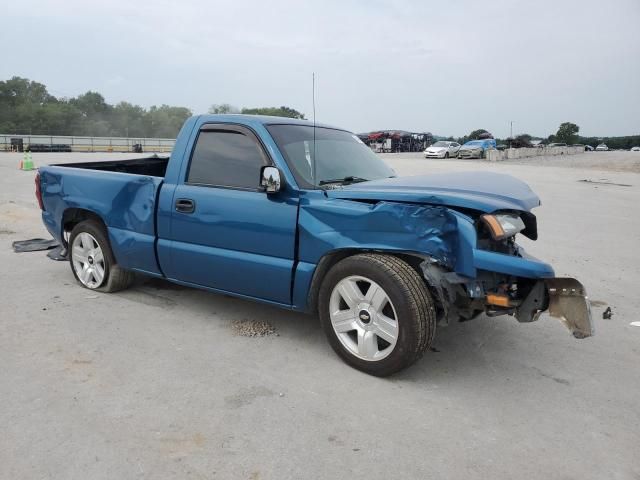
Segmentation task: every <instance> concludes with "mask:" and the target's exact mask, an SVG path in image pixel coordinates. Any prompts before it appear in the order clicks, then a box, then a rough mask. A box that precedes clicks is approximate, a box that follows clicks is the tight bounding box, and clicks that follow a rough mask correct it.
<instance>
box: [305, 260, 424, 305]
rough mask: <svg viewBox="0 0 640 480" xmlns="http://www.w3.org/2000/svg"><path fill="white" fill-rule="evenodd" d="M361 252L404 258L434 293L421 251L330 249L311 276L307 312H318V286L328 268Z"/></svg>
mask: <svg viewBox="0 0 640 480" xmlns="http://www.w3.org/2000/svg"><path fill="white" fill-rule="evenodd" d="M361 253H378V254H381V255H391V256H394V257H396V258H399V259H401V260H404V261H405V262H406V263H407V264H408V265H409V266H410V267H411V268H412V269H414V270H415V271H416V272H417V273H418V274H419V275H420V278H422V280H423V281H424V282H425V285H426V286H427V288H428V289H429V291H430V292H431V293H434V291H433V290H434V289H433V286H432V285H430V284H429V283H428V282H427V281H426V280H425V278H424V275H423V274H422V270H421V269H420V264H421V263H422V262H424V261H425V259H427V258H429V257H428V256H426V255H425V254H423V253H417V252H411V251H397V250H379V249H364V248H344V249H338V250H332V251H330V252H327V253H326V254H325V255H323V256H322V258H320V261H319V262H318V263H317V265H316V268H315V270H314V272H313V276H312V278H311V284H310V286H309V292H308V294H307V310H308V312H309V313H311V314H313V315H316V314H317V313H318V297H319V293H320V287H321V286H322V282H323V281H324V279H325V277H326V275H327V273H329V270H331V268H332V267H333V266H334V265H336V264H337V263H338V262H340V261H342V260H344V259H345V258H348V257H352V256H354V255H358V254H361Z"/></svg>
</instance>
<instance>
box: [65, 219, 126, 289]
mask: <svg viewBox="0 0 640 480" xmlns="http://www.w3.org/2000/svg"><path fill="white" fill-rule="evenodd" d="M69 262H70V263H71V271H72V272H73V275H74V277H76V280H78V282H80V284H81V285H82V286H83V287H85V288H88V289H91V290H97V291H100V292H116V291H118V290H122V289H124V288H127V287H128V286H129V285H131V283H132V282H133V279H134V274H133V272H129V271H127V270H123V269H122V268H120V266H118V264H117V263H116V261H115V257H114V256H113V252H112V251H111V245H110V244H109V239H108V238H107V233H106V231H105V229H104V227H103V226H102V225H101V224H100V223H99V222H96V221H95V220H85V221H83V222H80V223H79V224H77V225H76V226H75V227H74V228H73V230H72V231H71V235H70V236H69Z"/></svg>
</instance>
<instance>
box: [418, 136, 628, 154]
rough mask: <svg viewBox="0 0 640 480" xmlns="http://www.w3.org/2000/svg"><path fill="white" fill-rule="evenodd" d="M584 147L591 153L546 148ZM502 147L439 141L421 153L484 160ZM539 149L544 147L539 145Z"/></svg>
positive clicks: (484, 142) (600, 149) (480, 142)
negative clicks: (492, 150)
mask: <svg viewBox="0 0 640 480" xmlns="http://www.w3.org/2000/svg"><path fill="white" fill-rule="evenodd" d="M567 146H571V147H584V150H585V151H586V152H592V151H593V150H594V148H593V147H592V146H591V145H581V144H575V145H567V144H566V143H560V142H556V143H550V144H549V145H547V147H567ZM504 147H505V146H504V145H496V141H495V140H494V139H493V138H487V139H482V140H470V141H468V142H467V143H465V144H464V145H460V144H459V143H457V142H452V141H447V140H440V141H438V142H436V143H434V144H433V145H431V146H429V147H427V149H426V150H425V151H424V152H423V153H424V158H484V157H485V156H486V151H487V150H491V149H494V148H495V149H498V150H504ZM539 147H544V145H542V144H540V145H539ZM608 150H609V147H608V146H607V145H606V144H604V143H601V144H599V145H598V146H597V147H596V148H595V151H597V152H606V151H608ZM630 151H632V152H640V147H632V148H631V149H630Z"/></svg>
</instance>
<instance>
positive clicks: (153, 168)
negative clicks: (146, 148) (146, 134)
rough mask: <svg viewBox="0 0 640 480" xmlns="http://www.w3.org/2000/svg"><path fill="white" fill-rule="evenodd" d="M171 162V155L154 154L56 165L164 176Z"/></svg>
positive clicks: (57, 165)
mask: <svg viewBox="0 0 640 480" xmlns="http://www.w3.org/2000/svg"><path fill="white" fill-rule="evenodd" d="M168 164H169V157H159V156H157V155H153V156H151V157H146V158H133V159H131V160H107V161H98V162H81V163H63V164H56V165H54V166H55V167H69V168H84V169H87V170H100V171H103V172H118V173H130V174H133V175H148V176H151V177H160V178H164V175H165V173H166V171H167V165H168Z"/></svg>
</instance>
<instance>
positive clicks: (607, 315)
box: [602, 307, 613, 320]
mask: <svg viewBox="0 0 640 480" xmlns="http://www.w3.org/2000/svg"><path fill="white" fill-rule="evenodd" d="M612 316H613V312H612V311H611V307H607V309H606V310H605V311H604V312H602V318H603V319H604V320H609V319H610V318H611V317H612Z"/></svg>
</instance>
